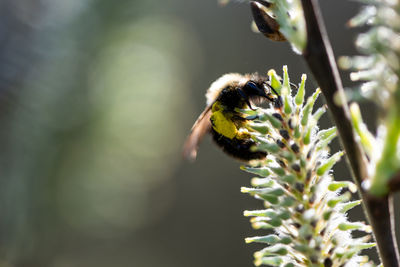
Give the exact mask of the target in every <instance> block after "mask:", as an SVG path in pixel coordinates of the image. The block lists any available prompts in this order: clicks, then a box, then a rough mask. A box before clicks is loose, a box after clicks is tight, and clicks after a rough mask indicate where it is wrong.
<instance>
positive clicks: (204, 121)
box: [183, 105, 211, 161]
mask: <svg viewBox="0 0 400 267" xmlns="http://www.w3.org/2000/svg"><path fill="white" fill-rule="evenodd" d="M210 117H211V105H210V106H208V107H206V109H205V110H204V111H203V112H202V113H201V114H200V116H199V118H198V119H197V120H196V122H195V123H194V124H193V127H192V131H191V133H190V135H189V136H188V138H187V139H186V142H185V145H184V147H183V156H184V157H185V158H186V159H189V160H192V161H193V160H195V159H196V156H197V148H198V146H199V144H200V142H201V140H202V139H203V136H204V135H205V134H206V133H207V132H209V131H210V130H211V122H210Z"/></svg>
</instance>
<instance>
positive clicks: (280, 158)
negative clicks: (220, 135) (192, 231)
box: [242, 68, 369, 267]
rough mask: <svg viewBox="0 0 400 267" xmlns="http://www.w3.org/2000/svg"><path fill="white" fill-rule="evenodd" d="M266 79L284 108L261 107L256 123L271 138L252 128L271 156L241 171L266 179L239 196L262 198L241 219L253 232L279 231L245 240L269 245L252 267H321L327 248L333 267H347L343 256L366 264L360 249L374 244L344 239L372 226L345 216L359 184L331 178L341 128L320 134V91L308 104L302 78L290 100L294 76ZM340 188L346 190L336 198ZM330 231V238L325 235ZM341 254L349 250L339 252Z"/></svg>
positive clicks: (259, 146)
mask: <svg viewBox="0 0 400 267" xmlns="http://www.w3.org/2000/svg"><path fill="white" fill-rule="evenodd" d="M268 74H269V77H270V81H269V83H270V84H271V85H272V86H273V87H274V88H275V87H276V88H278V87H279V88H281V92H282V94H283V97H282V101H283V108H282V109H280V110H277V109H274V110H268V109H267V110H258V112H259V114H260V115H259V117H261V119H260V121H261V122H260V121H254V122H253V124H255V125H257V124H262V125H263V127H267V128H268V134H266V131H265V129H264V128H261V127H259V128H257V127H253V126H252V129H254V131H255V133H254V137H253V140H255V141H256V142H257V145H256V148H255V149H256V150H263V151H266V152H267V153H268V156H267V159H266V160H264V161H260V162H258V163H256V164H257V165H258V167H242V169H244V170H246V171H248V172H251V173H253V174H257V175H260V176H261V178H253V179H252V180H251V184H252V186H255V187H256V188H248V187H243V188H242V192H244V193H248V194H250V195H251V196H254V197H255V198H256V199H259V200H262V201H263V202H264V207H265V209H261V210H253V211H245V212H244V215H245V216H247V217H251V219H250V222H251V225H252V227H253V228H254V229H273V230H274V231H275V234H274V235H265V236H256V237H250V238H246V243H262V244H264V245H267V247H266V248H264V249H263V250H261V251H258V252H256V253H255V264H256V265H257V266H258V265H270V266H288V267H289V266H312V267H314V266H315V267H317V266H318V267H319V266H323V264H324V263H325V261H327V260H326V259H327V256H326V252H327V251H330V250H331V251H333V252H332V254H330V257H329V261H331V266H340V265H342V264H343V259H344V257H345V258H346V261H347V260H352V261H354V262H355V264H358V263H360V264H361V260H362V261H365V258H363V257H360V256H359V255H358V253H359V251H360V248H361V249H362V248H369V244H368V243H366V241H360V240H358V241H357V242H355V241H353V239H352V237H351V235H350V234H346V235H343V234H342V232H343V231H345V232H349V233H350V232H351V231H353V230H355V229H358V230H361V231H368V230H369V229H368V227H367V226H365V225H364V224H362V225H361V224H360V223H350V222H348V220H347V218H346V214H345V213H346V212H347V211H348V210H350V209H351V208H353V207H355V206H357V205H358V204H359V203H360V201H353V202H349V200H350V198H351V193H350V192H354V191H355V185H354V184H353V183H351V182H335V181H333V180H332V179H333V177H332V174H331V169H332V167H333V166H334V164H335V163H336V162H337V161H338V160H339V159H340V158H341V156H342V155H343V152H337V153H335V154H333V155H332V156H331V157H329V158H328V157H327V149H328V144H329V143H330V142H331V141H332V140H333V138H334V137H335V136H336V128H334V127H333V128H330V129H326V130H319V129H318V127H317V122H318V120H319V118H320V117H321V116H322V115H323V114H324V113H325V111H326V108H325V107H322V108H319V109H318V110H317V111H316V112H315V113H314V114H312V109H313V106H314V103H315V101H316V99H317V97H318V95H319V90H317V91H316V92H315V93H314V94H313V95H312V96H311V97H309V98H308V99H307V100H305V99H304V95H305V80H306V76H305V75H304V76H302V81H301V83H300V86H299V89H298V90H297V93H296V96H295V97H293V96H291V95H290V93H291V90H290V84H289V77H288V76H285V75H287V69H286V68H285V69H284V74H283V77H284V78H283V81H282V83H281V82H280V80H279V78H278V76H277V75H276V73H275V71H269V72H268ZM285 90H287V92H285ZM304 102H306V104H305V103H304ZM271 109H272V107H271ZM273 112H275V113H276V112H277V113H279V114H278V115H280V116H281V117H282V120H278V119H276V118H275V117H274V116H272V115H271V114H272V113H273ZM257 129H259V131H257ZM288 137H290V138H288ZM317 162H318V164H317ZM263 177H264V178H263ZM343 188H348V189H349V191H347V192H345V193H344V194H342V195H338V193H340V191H341V189H343ZM326 229H331V230H326ZM327 231H329V232H327ZM289 234H290V237H289V236H288V235H289ZM328 234H329V235H330V238H325V237H326V236H327V235H328ZM337 240H340V242H336V241H337ZM359 244H362V245H361V246H360V245H359ZM340 249H342V250H343V251H344V252H343V253H337V252H338V251H339V252H340ZM346 250H348V251H349V253H347V252H346ZM296 264H297V265H296ZM327 264H328V263H327ZM329 264H330V263H329ZM357 266H358V265H357Z"/></svg>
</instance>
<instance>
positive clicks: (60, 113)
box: [0, 0, 373, 267]
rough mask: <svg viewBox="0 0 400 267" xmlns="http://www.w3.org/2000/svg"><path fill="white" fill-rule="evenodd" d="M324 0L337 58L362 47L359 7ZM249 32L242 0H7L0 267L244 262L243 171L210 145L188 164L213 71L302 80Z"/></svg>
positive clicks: (292, 60) (0, 112)
mask: <svg viewBox="0 0 400 267" xmlns="http://www.w3.org/2000/svg"><path fill="white" fill-rule="evenodd" d="M321 4H322V9H323V13H324V15H325V19H326V24H327V27H328V30H329V32H330V38H331V41H332V43H333V46H334V50H335V54H336V55H337V56H338V55H353V54H355V53H356V52H355V50H354V48H353V40H354V37H355V33H356V31H355V30H350V29H347V28H346V27H345V23H346V21H347V20H348V19H349V18H351V17H352V15H354V14H355V13H356V11H357V10H358V9H359V6H358V5H357V4H356V3H354V2H348V1H336V0H325V1H321ZM250 25H251V15H250V10H249V7H248V5H247V4H246V3H239V2H233V3H231V4H229V5H227V6H225V7H221V6H219V5H218V3H217V0H207V1H204V0H203V1H199V0H186V1H183V0H169V1H144V0H143V1H135V0H119V1H109V0H86V1H82V0H36V1H31V0H0V123H1V128H0V129H1V130H0V142H1V144H0V147H1V152H0V173H1V176H0V177H1V179H0V238H1V239H0V253H1V254H0V266H1V267H3V266H4V267H14V266H15V267H17V266H18V267H20V266H21V267H22V266H29V267H46V266H52V267H68V266H74V267H75V266H76V267H90V266H96V267H106V266H107V267H108V266H118V267H125V266H135V267H153V266H163V267H168V266H171V267H172V266H173V267H180V266H182V267H183V266H192V267H200V266H202V267H203V266H207V267H212V266H232V267H234V266H235V267H236V266H252V260H253V256H252V253H253V252H254V251H255V250H256V249H258V247H257V246H256V245H246V244H245V243H244V238H245V237H246V236H252V235H257V234H261V233H259V232H256V231H254V230H252V229H251V228H250V224H249V222H248V219H247V218H244V217H243V216H242V212H243V210H245V209H254V208H260V207H261V203H260V202H257V201H255V200H252V199H251V198H250V197H249V196H247V195H243V194H241V193H240V187H241V186H245V185H248V184H249V181H250V178H251V177H249V175H248V174H246V173H243V172H241V171H240V170H239V168H238V167H239V165H240V164H239V163H238V162H235V161H234V160H232V159H231V158H228V157H227V156H225V155H224V154H223V153H222V152H221V151H220V150H218V149H217V148H216V147H215V146H214V145H213V144H212V143H211V141H210V139H209V138H205V141H204V142H203V144H202V146H201V148H200V151H199V155H198V159H197V161H196V162H194V163H193V164H191V163H188V162H186V161H184V160H183V159H182V157H181V148H182V144H183V142H184V140H185V137H186V135H187V134H188V133H189V130H190V127H191V125H192V123H193V122H194V120H195V119H196V117H197V116H198V114H199V113H200V112H201V111H202V109H203V108H204V104H205V99H204V93H205V90H206V88H207V87H208V86H209V84H210V83H211V82H212V81H213V80H215V79H216V78H218V77H219V76H220V75H222V74H224V73H227V72H242V73H245V72H255V71H258V72H259V73H266V71H268V69H270V68H275V69H276V70H277V71H278V73H281V68H282V65H285V64H286V65H288V67H289V72H290V74H291V80H292V82H294V83H297V82H299V80H300V75H301V73H303V72H305V73H308V70H307V69H306V66H305V64H304V62H303V60H302V58H301V57H299V56H298V55H296V54H294V53H293V52H292V51H291V49H290V47H289V45H288V44H285V43H273V42H270V41H268V40H267V39H265V38H264V37H263V36H262V35H260V34H255V33H253V32H252V31H251V27H250ZM308 74H309V73H308ZM347 76H348V75H347V74H345V75H344V76H343V77H344V80H345V84H346V85H347V86H349V85H350V84H349V81H348V79H347ZM315 87H316V84H315V82H313V79H312V77H311V75H309V79H308V92H311V91H312V90H313V89H314V88H315ZM322 103H323V101H321V100H320V101H319V105H321V104H322ZM371 114H372V113H371ZM367 117H368V115H367ZM324 119H325V120H323V121H322V123H321V124H322V127H329V126H330V125H331V123H330V122H329V116H328V115H325V117H324ZM371 121H372V120H371ZM371 126H373V124H371ZM333 149H334V150H336V149H338V146H337V142H336V144H335V145H334V148H333ZM336 177H337V178H338V179H349V178H350V174H349V172H348V171H347V170H346V166H345V164H344V163H343V161H342V162H341V163H340V164H338V165H337V167H336ZM351 218H352V219H353V220H363V217H362V214H361V209H358V210H356V211H355V212H353V213H352V214H351ZM372 252H373V251H372Z"/></svg>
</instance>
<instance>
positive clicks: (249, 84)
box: [246, 81, 260, 91]
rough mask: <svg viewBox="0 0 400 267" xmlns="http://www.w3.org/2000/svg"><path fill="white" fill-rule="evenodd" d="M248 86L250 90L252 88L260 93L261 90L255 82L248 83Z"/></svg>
mask: <svg viewBox="0 0 400 267" xmlns="http://www.w3.org/2000/svg"><path fill="white" fill-rule="evenodd" d="M246 86H247V87H248V88H251V89H253V90H255V91H259V90H260V89H259V88H258V86H257V84H256V83H255V82H253V81H249V82H247V83H246Z"/></svg>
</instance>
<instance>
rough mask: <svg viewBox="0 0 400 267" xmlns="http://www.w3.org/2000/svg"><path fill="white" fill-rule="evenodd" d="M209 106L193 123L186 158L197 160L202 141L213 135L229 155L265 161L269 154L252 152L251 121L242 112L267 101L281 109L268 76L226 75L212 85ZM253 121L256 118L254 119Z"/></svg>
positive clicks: (280, 100)
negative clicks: (249, 128)
mask: <svg viewBox="0 0 400 267" xmlns="http://www.w3.org/2000/svg"><path fill="white" fill-rule="evenodd" d="M206 99H207V106H206V108H205V109H204V111H203V112H202V113H201V114H200V116H199V117H198V119H197V120H196V122H195V123H194V125H193V127H192V130H191V133H190V135H189V136H188V138H187V140H186V143H185V145H184V150H183V154H184V157H186V158H188V159H190V160H194V159H195V158H196V155H197V149H198V145H199V143H200V141H201V140H202V138H203V136H204V135H205V134H206V133H211V135H212V137H213V139H214V141H215V143H216V144H217V145H219V146H220V147H221V148H222V150H223V151H224V152H225V153H227V154H228V155H230V156H233V157H235V158H237V159H239V160H243V161H250V160H254V159H264V158H265V157H266V156H267V154H266V153H265V152H261V151H252V150H251V147H252V146H254V145H255V144H256V142H255V141H254V140H253V139H251V135H250V133H249V130H248V127H246V126H248V123H249V121H250V120H251V119H250V118H249V117H245V116H244V114H242V113H241V112H240V109H247V108H250V109H253V110H254V108H253V105H259V104H261V103H264V102H270V103H273V104H274V106H275V108H281V107H282V99H281V97H280V96H279V95H278V93H277V92H276V91H275V90H274V89H273V88H272V87H271V86H270V84H269V83H268V81H267V78H266V77H262V76H260V75H258V74H257V73H255V74H246V75H241V74H238V73H229V74H225V75H223V76H222V77H220V78H219V79H218V80H216V81H215V82H214V83H212V84H211V86H210V88H209V89H208V90H207V93H206ZM253 119H254V118H253Z"/></svg>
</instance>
